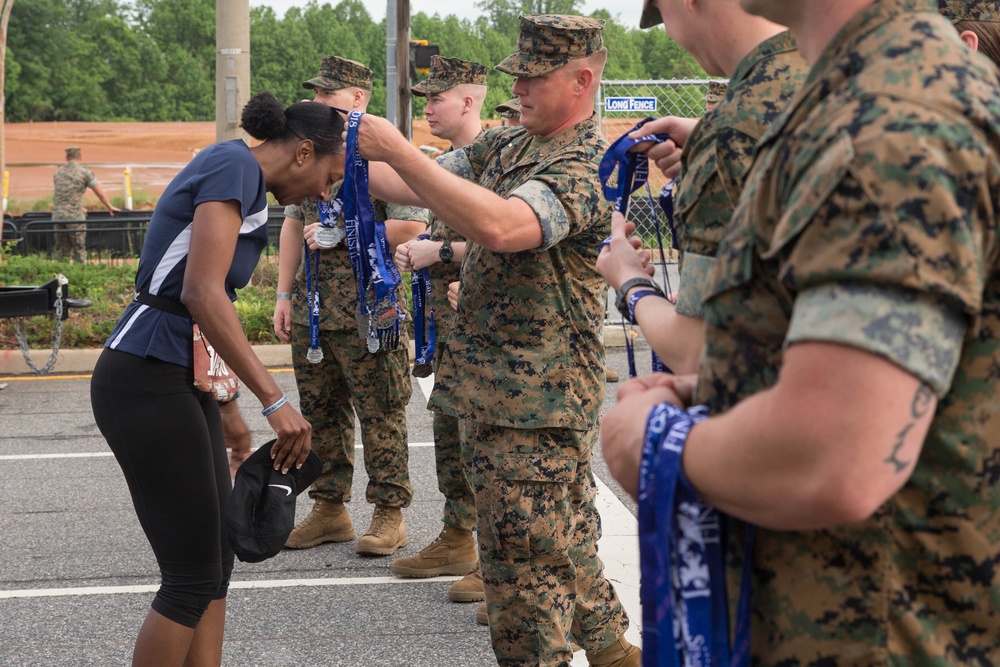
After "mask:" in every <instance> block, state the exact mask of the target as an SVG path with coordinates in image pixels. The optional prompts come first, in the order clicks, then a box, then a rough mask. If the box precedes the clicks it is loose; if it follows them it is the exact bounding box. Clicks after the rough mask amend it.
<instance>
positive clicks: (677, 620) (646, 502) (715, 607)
mask: <svg viewBox="0 0 1000 667" xmlns="http://www.w3.org/2000/svg"><path fill="white" fill-rule="evenodd" d="M706 417H707V409H706V408H705V406H697V407H694V408H691V409H690V410H682V409H680V408H678V407H676V406H674V405H671V404H669V403H661V404H660V405H657V406H656V407H654V408H653V410H652V411H651V412H650V414H649V418H648V420H647V423H646V434H645V438H644V440H643V450H642V462H641V465H640V469H639V559H640V568H641V579H640V589H639V596H640V600H641V601H642V618H643V647H642V664H643V667H674V666H676V667H680V666H681V665H684V666H687V665H722V666H727V667H745V666H746V665H749V658H750V656H749V646H750V594H749V592H750V583H749V582H750V577H749V565H750V556H751V549H752V539H753V533H752V527H749V528H748V534H747V542H746V545H745V554H744V566H743V582H742V586H741V591H740V603H739V610H738V618H737V627H736V636H735V642H734V646H733V648H732V649H730V644H729V617H728V611H727V599H726V582H725V567H726V560H725V559H726V556H725V554H726V543H727V539H726V535H725V534H724V530H723V528H724V527H727V526H728V522H729V521H730V519H729V517H727V516H725V515H723V514H721V513H720V512H718V511H717V510H716V509H714V508H713V507H711V506H710V505H706V504H705V503H703V502H701V501H700V500H699V499H698V494H697V492H696V491H695V489H694V487H693V486H691V483H690V482H689V481H688V480H687V478H686V477H685V476H684V472H683V470H682V469H681V455H682V453H683V451H684V446H685V444H686V442H687V438H688V434H689V433H690V431H691V428H692V427H693V426H694V425H695V424H698V423H699V422H701V421H703V420H704V419H705V418H706ZM725 532H728V531H725Z"/></svg>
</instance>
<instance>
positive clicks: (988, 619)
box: [695, 0, 1000, 667]
mask: <svg viewBox="0 0 1000 667" xmlns="http://www.w3.org/2000/svg"><path fill="white" fill-rule="evenodd" d="M936 9H937V7H936V5H935V3H934V2H932V0H880V1H879V2H876V3H873V4H872V5H870V6H868V7H867V8H866V9H865V10H863V11H862V12H861V13H860V14H858V16H856V17H855V18H853V19H852V20H851V21H850V22H849V23H848V25H847V26H845V27H844V28H843V29H842V30H841V31H840V32H839V33H838V36H837V37H836V38H835V39H834V41H833V43H831V44H830V45H828V46H827V48H826V50H825V51H824V53H823V54H822V55H821V57H820V60H819V61H818V62H817V63H816V65H815V66H814V67H813V69H812V71H811V72H810V75H809V78H808V80H807V82H806V83H805V85H804V87H803V89H802V90H801V91H800V93H799V94H798V95H797V96H796V98H795V100H794V101H793V102H792V103H791V106H790V107H789V109H788V110H786V111H785V113H784V114H782V115H781V117H779V118H778V119H777V120H776V121H775V122H774V123H773V124H772V126H771V128H770V129H769V131H768V132H767V134H766V135H765V136H764V137H763V138H762V140H761V144H760V147H759V149H758V151H759V152H758V157H757V161H756V163H755V165H754V167H753V169H752V171H751V173H750V175H749V177H748V180H747V186H746V189H745V191H744V195H743V196H742V198H741V199H740V202H739V204H738V206H737V210H736V213H735V216H734V219H733V226H732V228H731V229H730V231H729V233H727V235H726V238H725V240H724V241H723V243H722V245H721V246H720V249H719V253H718V255H717V258H716V263H715V266H714V267H713V270H712V274H711V276H710V280H711V283H712V285H711V291H710V292H709V298H708V299H707V301H706V303H705V315H706V323H707V331H706V347H705V353H704V355H703V357H702V364H701V368H700V371H699V381H698V388H697V392H696V396H695V400H696V401H698V402H705V403H707V404H708V405H709V406H710V408H711V411H712V412H713V413H715V414H718V413H720V412H723V411H725V410H727V409H729V408H731V407H732V406H733V405H734V404H735V403H736V402H738V401H740V400H741V399H743V398H745V397H747V396H748V395H750V394H753V393H756V392H759V391H761V390H764V389H766V388H768V387H770V386H772V385H773V384H774V383H775V381H776V379H777V375H778V372H779V369H780V366H781V355H782V347H783V345H785V344H794V343H796V342H798V341H822V342H829V341H832V342H835V343H839V344H844V345H851V346H854V347H858V348H861V349H865V350H870V351H872V352H874V353H875V354H879V355H882V356H884V357H885V358H888V359H890V360H892V361H893V362H894V363H896V364H898V365H899V366H901V367H902V368H904V369H906V370H908V371H909V372H911V373H913V374H914V375H915V376H917V377H920V378H921V379H923V380H924V381H925V382H926V383H927V385H928V386H929V387H931V388H932V389H933V390H934V391H935V392H936V393H937V394H938V396H939V403H938V407H937V411H936V414H935V418H934V421H933V422H932V424H931V427H930V431H929V433H928V436H927V438H926V440H925V442H924V446H923V451H922V453H921V456H920V459H919V461H918V463H917V465H916V467H915V470H914V472H913V474H912V476H911V477H910V479H909V481H908V482H907V483H906V485H905V486H904V487H903V488H902V489H901V490H900V492H898V493H897V494H896V495H895V496H893V497H892V498H891V499H890V500H889V501H887V502H886V503H885V505H884V506H883V507H882V508H880V510H879V511H878V512H876V514H875V515H874V516H873V517H872V518H871V519H869V520H867V521H863V522H860V523H857V524H852V525H849V526H840V527H837V528H834V529H830V530H821V531H808V532H774V531H768V530H760V529H758V530H757V532H756V543H755V545H754V552H753V565H754V568H753V593H752V605H753V612H754V614H753V626H752V633H753V638H752V651H753V660H754V662H755V663H757V664H765V665H789V666H792V665H821V664H825V665H838V666H840V665H889V664H891V665H912V666H914V667H916V666H924V665H994V664H998V662H1000V642H998V639H997V638H998V637H1000V596H998V595H997V591H998V590H1000V567H998V565H1000V485H998V484H997V483H996V480H997V479H998V478H1000V374H998V373H997V368H1000V247H998V245H1000V244H998V234H997V222H996V220H997V212H998V211H1000V159H998V157H997V156H998V151H1000V97H998V88H997V87H998V81H997V74H996V72H995V70H994V68H993V67H992V66H991V65H989V64H988V63H987V62H986V60H985V59H983V58H981V57H979V56H978V55H976V54H972V53H970V52H969V51H968V50H967V49H966V48H965V47H964V45H963V44H962V43H961V41H959V39H958V36H957V33H956V31H955V30H954V28H953V27H952V26H951V25H949V24H948V22H947V21H946V20H945V19H943V18H942V17H940V16H939V15H938V13H937V11H936ZM928 54H933V57H928ZM859 313H860V314H859ZM914 348H916V349H914ZM924 350H926V353H925V352H924ZM917 357H920V359H917ZM956 362H957V364H956ZM956 365H957V368H956ZM733 561H734V562H733V563H732V564H731V567H730V574H731V577H730V585H731V586H732V585H734V582H735V581H736V578H737V577H738V576H739V563H738V558H737V557H736V556H735V555H734V559H733ZM732 590H737V589H735V588H733V589H732Z"/></svg>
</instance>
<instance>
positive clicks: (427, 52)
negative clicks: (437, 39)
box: [410, 39, 441, 74]
mask: <svg viewBox="0 0 1000 667" xmlns="http://www.w3.org/2000/svg"><path fill="white" fill-rule="evenodd" d="M440 52H441V49H440V48H438V45H437V44H428V43H427V40H426V39H411V40H410V62H411V63H412V64H413V71H414V72H417V73H419V74H430V67H431V56H436V55H438V54H439V53H440Z"/></svg>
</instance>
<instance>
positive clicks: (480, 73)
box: [412, 56, 486, 530]
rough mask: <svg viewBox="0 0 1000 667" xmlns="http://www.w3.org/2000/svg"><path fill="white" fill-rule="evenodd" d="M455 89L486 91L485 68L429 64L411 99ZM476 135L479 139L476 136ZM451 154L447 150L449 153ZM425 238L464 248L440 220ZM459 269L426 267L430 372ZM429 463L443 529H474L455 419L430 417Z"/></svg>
mask: <svg viewBox="0 0 1000 667" xmlns="http://www.w3.org/2000/svg"><path fill="white" fill-rule="evenodd" d="M459 84H472V85H478V86H484V87H485V86H486V67H485V66H484V65H481V64H480V63H477V62H472V61H469V60H460V59H458V58H442V57H440V56H433V57H432V58H431V71H430V75H429V76H428V77H427V79H425V80H424V81H421V82H420V83H418V84H417V85H415V86H414V87H413V89H412V90H413V93H414V94H415V95H430V94H433V93H440V92H444V91H446V90H450V89H451V88H454V87H455V86H457V85H459ZM480 134H481V133H480ZM454 149H455V146H452V147H451V148H450V149H449V151H448V152H450V151H452V150H454ZM427 234H428V235H429V236H430V240H431V241H435V242H439V243H441V242H447V243H448V244H454V243H464V242H465V237H464V236H462V235H461V234H459V233H458V232H456V231H455V230H453V229H451V228H450V227H448V226H447V225H446V224H444V222H443V221H442V220H441V218H439V217H437V216H436V215H433V214H431V216H430V224H429V225H428V227H427ZM461 268H462V265H461V263H460V262H455V261H448V262H445V261H440V262H435V263H434V264H431V265H430V266H429V267H428V271H429V272H430V276H431V303H432V304H433V307H434V327H435V336H436V343H435V349H434V371H435V372H437V370H438V368H439V367H440V365H441V355H442V352H443V350H444V343H445V341H446V340H448V336H449V335H450V334H451V330H452V326H453V322H454V320H455V311H454V310H453V309H452V307H451V304H449V303H448V285H450V284H451V283H453V282H455V281H456V280H458V279H459V274H460V272H461ZM434 457H435V462H436V469H437V480H438V490H439V491H440V492H441V493H442V494H444V497H445V502H444V523H445V525H448V526H454V527H456V528H462V529H466V530H471V529H473V528H475V526H476V504H475V498H474V497H473V495H472V489H471V488H470V487H469V481H468V479H467V478H466V476H465V470H464V468H463V465H462V445H461V439H460V437H459V424H458V419H456V418H455V417H453V416H452V415H450V414H447V413H444V412H441V411H440V410H435V411H434Z"/></svg>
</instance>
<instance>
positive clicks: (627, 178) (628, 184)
mask: <svg viewBox="0 0 1000 667" xmlns="http://www.w3.org/2000/svg"><path fill="white" fill-rule="evenodd" d="M651 120H653V118H652V116H650V117H649V118H645V119H643V120H641V121H639V123H637V124H636V126H635V127H633V128H632V129H631V130H629V131H628V132H626V133H625V134H623V135H622V136H621V137H619V138H618V140H617V141H615V142H614V143H613V144H611V146H610V147H609V148H608V150H607V152H606V153H605V154H604V157H603V158H601V163H600V165H599V166H598V175H599V176H600V177H601V188H602V189H603V191H604V198H605V199H606V200H608V201H610V202H613V203H614V205H615V210H616V211H618V212H619V213H621V214H622V215H625V214H626V213H627V212H628V202H629V195H631V194H632V193H633V192H635V191H636V190H638V189H639V188H640V187H642V186H644V185H645V186H646V195H647V197H648V199H649V208H650V211H651V212H652V214H653V224H654V227H655V228H656V241H657V244H658V245H659V251H660V265H661V272H662V274H663V293H664V294H666V295H669V294H670V293H671V292H672V291H673V290H671V289H670V276H669V275H668V273H667V266H666V259H665V252H664V249H663V238H662V236H661V234H660V216H659V215H657V212H656V203H655V202H654V201H653V193H652V191H651V190H650V189H649V156H648V155H646V152H645V151H635V152H630V149H631V148H632V147H634V146H636V145H638V144H641V143H643V142H646V141H651V142H653V143H657V144H658V143H662V142H664V141H667V140H668V139H670V137H669V136H667V135H666V134H647V135H645V136H642V137H639V138H638V139H633V138H632V137H630V136H629V135H630V134H632V133H633V132H635V131H636V130H638V129H639V128H641V127H642V126H643V125H645V124H646V123H648V122H649V121H651ZM616 167H617V178H616V179H614V184H612V182H613V178H612V177H613V176H614V175H615V171H616ZM662 196H663V193H661V197H662ZM668 202H669V203H670V209H669V211H668V210H666V209H664V213H665V214H666V215H667V216H668V218H667V219H668V222H669V224H670V229H671V232H673V203H672V199H670V198H669V197H668ZM662 203H663V200H662V199H661V205H662ZM673 236H674V239H676V236H677V235H676V234H674V235H673ZM610 241H611V239H610V238H609V239H606V240H605V241H602V243H601V245H602V246H603V245H604V244H605V243H609V242H610ZM674 242H675V243H676V241H674ZM627 315H628V314H627V313H622V329H625V352H626V355H627V356H628V374H629V377H635V376H636V375H637V372H636V368H635V350H634V348H633V346H632V339H631V337H630V336H629V332H628V330H627V327H626V323H625V320H626V319H628V318H627ZM650 354H651V356H652V361H651V364H652V370H653V372H663V373H669V372H670V369H669V368H668V367H667V365H666V364H664V363H663V360H661V359H660V358H659V357H658V356H657V355H656V353H655V352H650Z"/></svg>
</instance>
